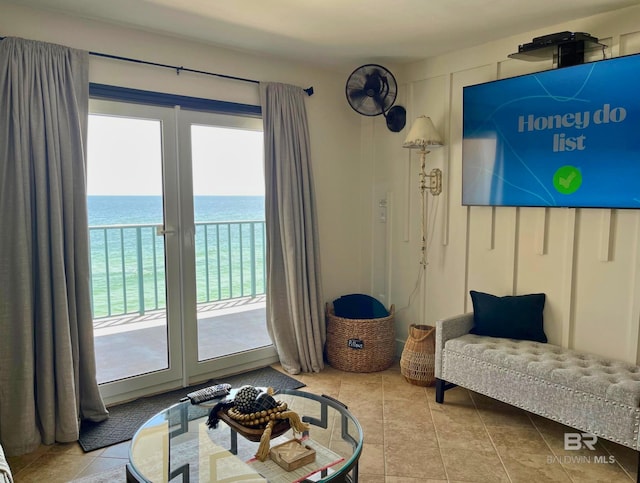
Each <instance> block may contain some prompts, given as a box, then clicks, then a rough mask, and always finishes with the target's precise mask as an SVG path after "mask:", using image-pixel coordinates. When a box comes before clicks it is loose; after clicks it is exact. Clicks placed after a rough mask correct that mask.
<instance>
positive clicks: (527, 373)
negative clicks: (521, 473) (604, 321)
mask: <svg viewBox="0 0 640 483" xmlns="http://www.w3.org/2000/svg"><path fill="white" fill-rule="evenodd" d="M473 326H474V319H473V313H468V314H464V315H460V316H456V317H451V318H448V319H444V320H440V321H438V322H437V323H436V362H435V376H436V402H438V403H443V402H444V391H445V390H446V389H449V388H451V387H455V386H457V385H459V386H462V387H465V388H467V389H470V390H472V391H475V392H478V393H481V394H484V395H485V396H489V397H492V398H494V399H498V400H500V401H503V402H505V403H508V404H511V405H513V406H516V407H518V408H521V409H524V410H526V411H529V412H531V413H534V414H537V415H540V416H544V417H546V418H549V419H552V420H554V421H558V422H560V423H562V424H565V425H567V426H571V427H573V428H576V429H578V430H580V431H583V432H586V433H591V434H594V435H596V436H598V437H600V438H604V439H607V440H610V441H614V442H616V443H619V444H622V445H624V446H628V447H629V448H633V449H634V450H636V451H639V450H640V442H639V438H638V430H639V427H640V367H638V366H635V365H631V364H627V363H624V362H619V361H614V360H609V359H606V358H602V357H598V356H595V355H592V354H588V353H584V352H578V351H574V350H569V349H565V348H562V347H559V346H557V345H552V344H547V343H540V342H533V341H530V340H515V339H509V338H499V337H487V336H482V335H474V334H469V331H470V330H471V329H472V327H473ZM639 454H640V453H639ZM638 481H639V482H640V477H639V480H638Z"/></svg>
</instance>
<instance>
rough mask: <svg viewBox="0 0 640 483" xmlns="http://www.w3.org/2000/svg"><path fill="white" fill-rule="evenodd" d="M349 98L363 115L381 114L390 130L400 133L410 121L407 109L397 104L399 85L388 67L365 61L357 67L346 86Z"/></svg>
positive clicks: (355, 108) (354, 107) (354, 108)
mask: <svg viewBox="0 0 640 483" xmlns="http://www.w3.org/2000/svg"><path fill="white" fill-rule="evenodd" d="M345 91H346V94H347V101H348V102H349V105H350V106H351V107H352V108H353V110H354V111H356V112H358V113H360V114H362V115H363V116H379V115H380V114H382V115H383V116H384V117H385V119H386V121H387V127H388V128H389V130H390V131H393V132H399V131H402V128H403V127H404V126H405V124H406V122H407V112H406V111H405V109H404V107H402V106H394V105H393V103H394V102H395V101H396V95H397V93H398V84H397V83H396V78H395V77H393V74H392V73H391V72H389V70H388V69H386V68H384V67H382V66H381V65H378V64H365V65H362V66H360V67H358V68H357V69H356V70H354V71H353V72H352V73H351V75H350V76H349V78H348V79H347V85H346V87H345Z"/></svg>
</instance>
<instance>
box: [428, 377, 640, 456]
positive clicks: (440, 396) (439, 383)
mask: <svg viewBox="0 0 640 483" xmlns="http://www.w3.org/2000/svg"><path fill="white" fill-rule="evenodd" d="M444 385H445V381H444V380H442V379H438V378H436V402H437V403H438V404H442V403H443V402H444ZM638 454H640V453H638Z"/></svg>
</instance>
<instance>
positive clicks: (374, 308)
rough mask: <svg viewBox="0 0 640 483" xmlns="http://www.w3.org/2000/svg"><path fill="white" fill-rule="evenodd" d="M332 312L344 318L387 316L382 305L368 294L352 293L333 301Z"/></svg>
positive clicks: (378, 317) (387, 313)
mask: <svg viewBox="0 0 640 483" xmlns="http://www.w3.org/2000/svg"><path fill="white" fill-rule="evenodd" d="M333 312H334V314H336V316H337V317H342V318H345V319H380V318H383V317H388V316H389V312H388V311H387V309H385V307H384V305H382V303H381V302H380V301H378V300H376V299H375V298H374V297H371V296H370V295H365V294H360V293H354V294H350V295H343V296H342V297H340V298H337V299H335V300H334V301H333Z"/></svg>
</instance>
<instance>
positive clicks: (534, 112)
mask: <svg viewBox="0 0 640 483" xmlns="http://www.w3.org/2000/svg"><path fill="white" fill-rule="evenodd" d="M639 79H640V54H638V55H630V56H625V57H618V58H615V59H609V60H603V61H599V62H593V63H588V64H581V65H576V66H572V67H564V68H560V69H555V70H548V71H544V72H539V73H535V74H528V75H523V76H520V77H513V78H509V79H502V80H498V81H494V82H488V83H485V84H479V85H473V86H468V87H465V88H464V91H463V142H462V185H463V187H462V204H463V205H492V206H545V207H546V206H559V207H592V208H640V83H639Z"/></svg>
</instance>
